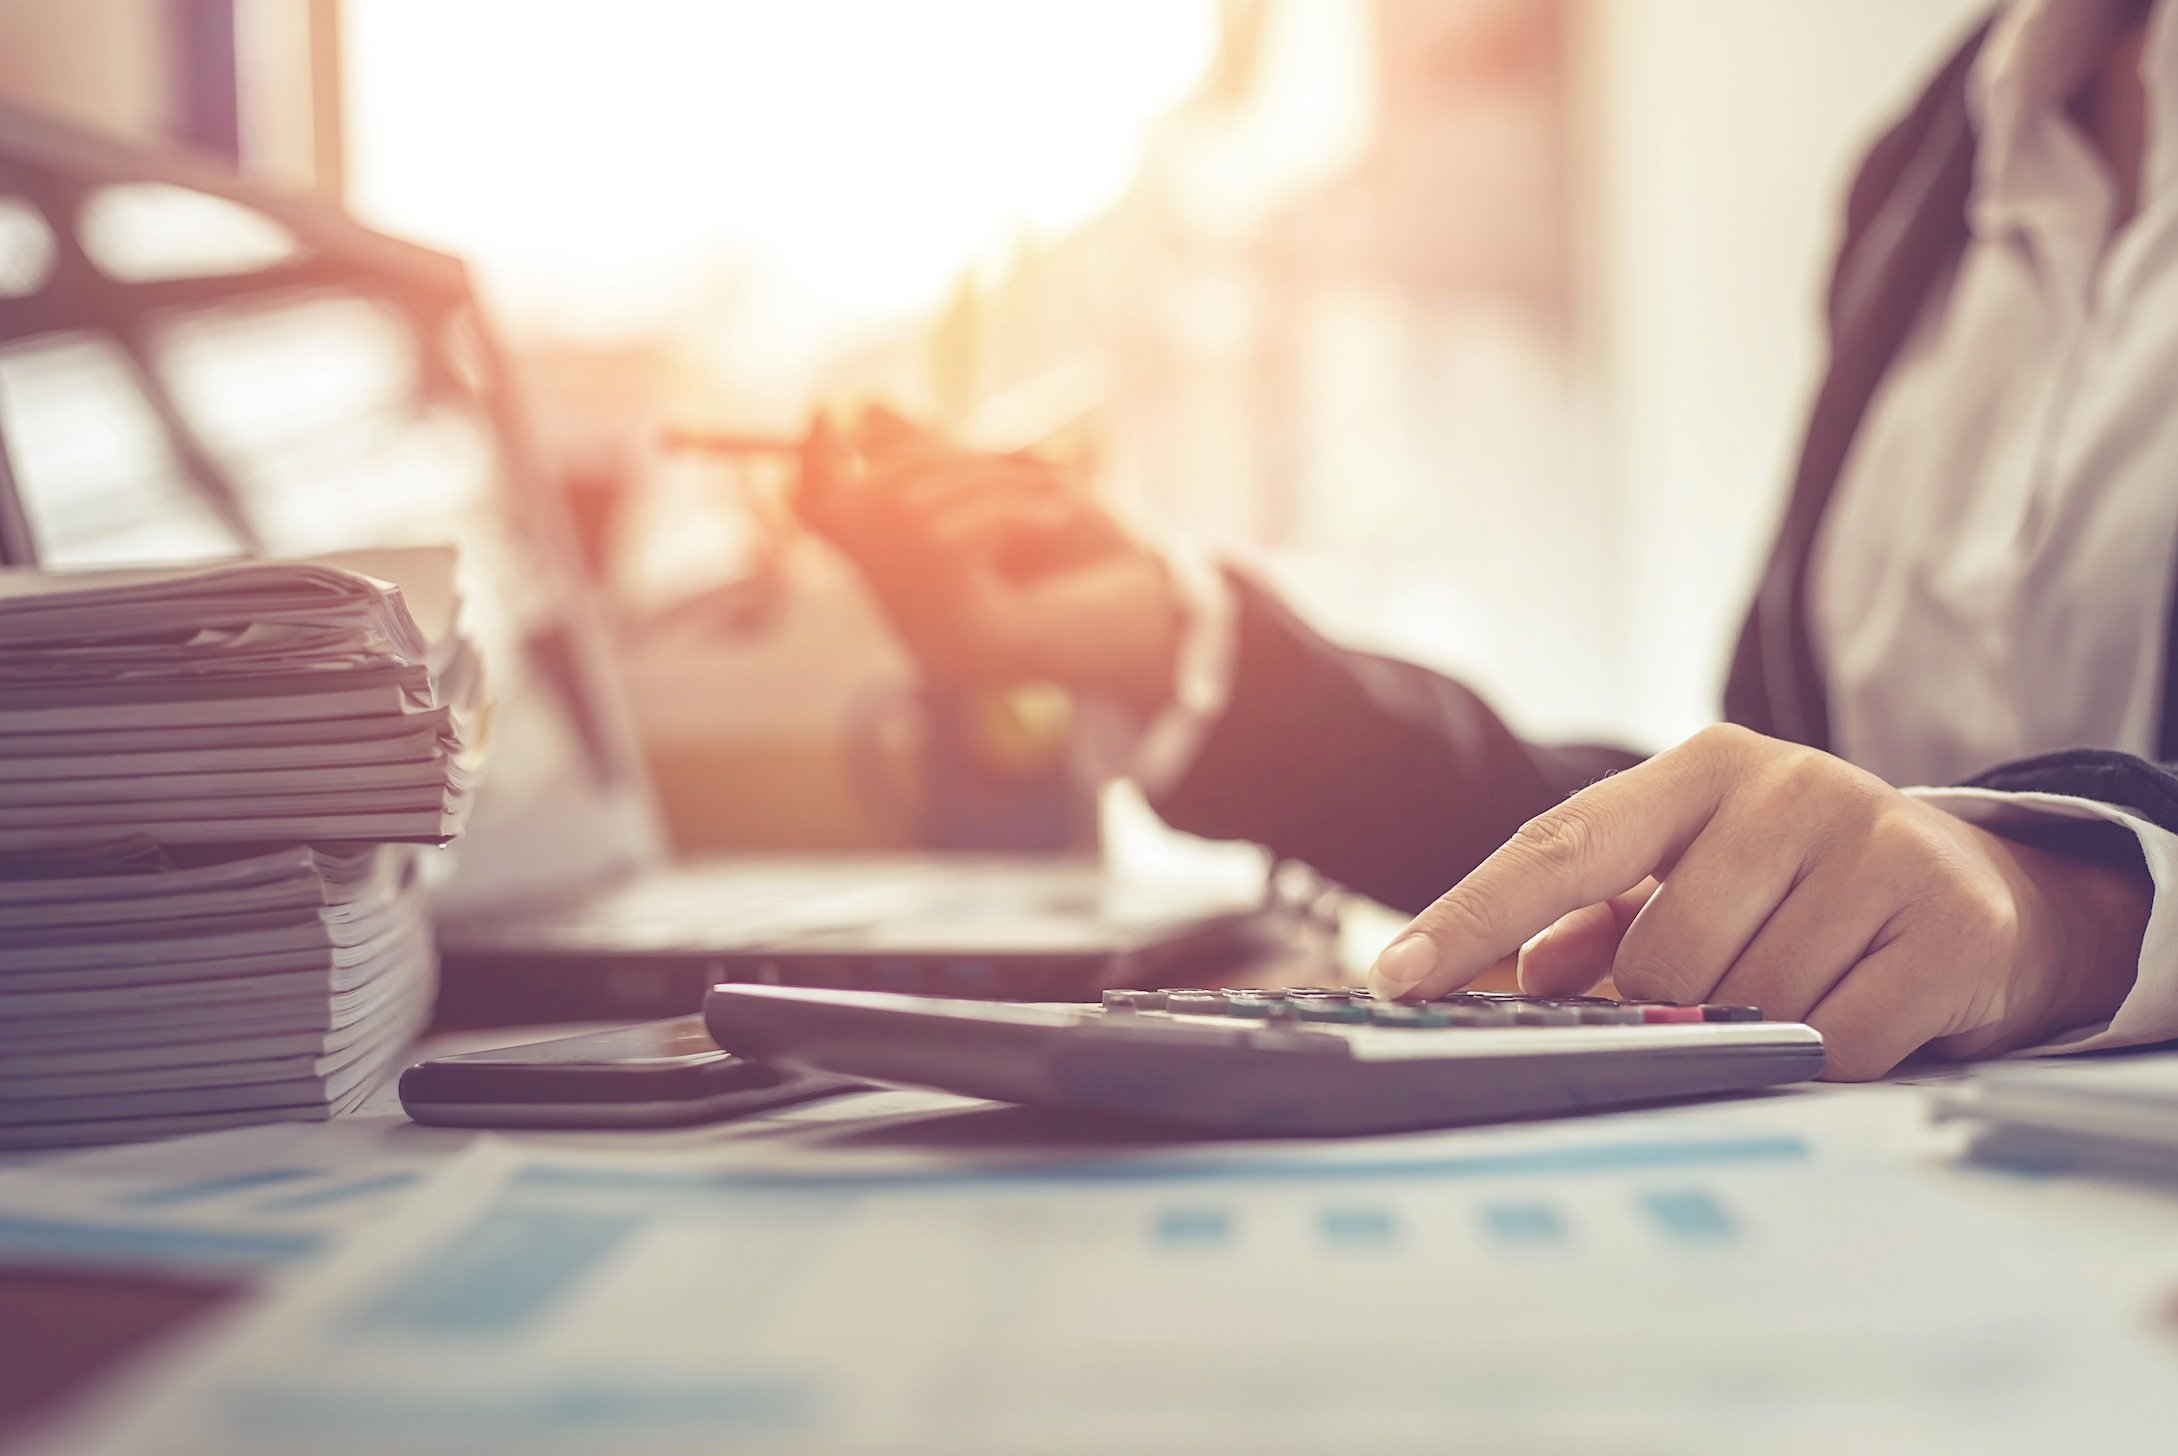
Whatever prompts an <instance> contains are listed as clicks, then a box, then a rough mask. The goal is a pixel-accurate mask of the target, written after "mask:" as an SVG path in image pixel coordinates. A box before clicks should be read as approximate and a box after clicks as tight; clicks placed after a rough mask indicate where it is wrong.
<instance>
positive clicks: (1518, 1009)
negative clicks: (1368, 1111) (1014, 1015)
mask: <svg viewBox="0 0 2178 1456" xmlns="http://www.w3.org/2000/svg"><path fill="white" fill-rule="evenodd" d="M1104 1009H1105V1010H1106V1011H1107V1012H1111V1013H1117V1014H1125V1013H1140V1012H1149V1013H1159V1012H1161V1013H1164V1014H1166V1015H1170V1016H1215V1017H1223V1018H1227V1019H1234V1020H1247V1021H1290V1022H1309V1023H1315V1024H1330V1025H1340V1024H1343V1025H1348V1026H1401V1027H1419V1028H1432V1027H1498V1026H1656V1025H1673V1024H1680V1025H1684V1024H1691V1023H1697V1022H1716V1021H1762V1020H1765V1019H1767V1018H1765V1017H1764V1016H1763V1015H1762V1012H1761V1011H1760V1010H1759V1009H1758V1008H1756V1007H1753V1006H1720V1005H1700V1006H1682V1005H1678V1004H1675V1003H1672V1002H1666V1001H1614V1000H1610V999H1608V998H1606V997H1602V996H1556V997H1539V996H1518V995H1511V994H1508V993H1503V992H1495V991H1456V992H1454V993H1453V994H1451V995H1449V996H1440V997H1439V998H1437V999H1436V1000H1434V1001H1428V1002H1412V1001H1384V1000H1379V999H1378V998H1377V997H1375V996H1373V995H1371V994H1370V993H1369V992H1367V991H1363V990H1330V989H1324V990H1318V989H1292V990H1276V991H1272V990H1257V989H1246V988H1242V989H1235V990H1226V991H1106V992H1105V993H1104Z"/></svg>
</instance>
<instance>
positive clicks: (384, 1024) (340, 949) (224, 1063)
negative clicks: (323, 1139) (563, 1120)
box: [0, 839, 437, 1148]
mask: <svg viewBox="0 0 2178 1456" xmlns="http://www.w3.org/2000/svg"><path fill="white" fill-rule="evenodd" d="M417 854H418V851H417V850H415V849H413V848H411V847H409V846H406V845H343V846H337V847H329V848H326V847H318V848H312V847H301V846H297V847H293V848H285V849H271V850H207V849H181V850H167V849H162V848H160V847H159V846H156V845H153V844H151V843H149V842H148V841H145V840H141V839H137V840H128V841H119V842H116V843H113V844H109V845H104V846H97V847H86V848H82V849H78V850H75V851H71V852H69V853H67V854H65V855H59V856H56V855H52V854H47V853H40V854H38V855H37V856H36V857H35V859H33V858H31V857H29V856H25V855H21V854H17V855H10V856H0V1148H34V1147H66V1146H72V1145H77V1144H87V1143H101V1142H118V1141H122V1140H124V1139H132V1138H142V1137H158V1136H164V1135H168V1134H172V1133H182V1132H199V1131H204V1130H207V1129H211V1128H219V1127H231V1126H237V1125H240V1124H243V1123H253V1122H274V1121H295V1120H316V1119H321V1118H325V1117H330V1116H331V1115H333V1114H334V1113H336V1112H340V1111H343V1110H345V1109H347V1108H348V1107H351V1106H353V1105H354V1104H355V1103H356V1102H358V1101H360V1100H361V1099H362V1097H363V1096H364V1095H366V1094H367V1093H368V1092H369V1090H370V1089H371V1087H372V1086H373V1085H374V1084H375V1083H376V1082H377V1081H378V1080H379V1078H380V1077H381V1076H382V1075H383V1074H384V1073H385V1072H386V1071H387V1070H388V1068H389V1067H390V1065H391V1064H392V1062H393V1061H395V1060H396V1059H398V1058H399V1056H400V1055H401V1053H402V1052H403V1050H404V1049H405V1048H406V1046H407V1044H408V1043H409V1041H410V1040H412V1039H413V1038H414V1037H415V1035H416V1034H417V1033H418V1032H419V1031H420V1030H421V1029H422V1026H423V1022H424V1020H425V1018H426V1017H427V1016H428V1014H429V1011H430V1006H431V996H432V991H433V988H434V983H435V973H436V966H437V962H436V957H435V952H434V951H433V948H432V940H431V925H430V919H429V916H428V914H427V909H426V906H425V904H424V898H423V892H422V890H421V889H420V887H419V886H418V884H417V873H416V871H417V866H416V857H417Z"/></svg>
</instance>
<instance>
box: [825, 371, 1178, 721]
mask: <svg viewBox="0 0 2178 1456" xmlns="http://www.w3.org/2000/svg"><path fill="white" fill-rule="evenodd" d="M797 505H798V508H799V510H800V512H801V514H802V516H803V518H804V519H805V520H807V521H808V522H809V523H810V524H811V525H812V526H813V527H814V528H815V529H816V530H818V531H819V532H820V533H821V534H823V535H824V536H825V537H826V538H827V539H829V540H830V541H831V542H832V543H833V544H834V545H835V546H837V547H838V548H839V549H840V550H841V551H842V552H843V553H844V554H845V555H846V556H847V557H848V558H849V559H850V560H851V561H853V562H854V563H855V565H856V567H857V568H858V569H859V570H860V571H861V573H862V576H863V578H864V580H865V581H867V582H868V584H869V586H870V589H871V591H872V592H873V594H874V595H875V596H876V597H877V599H878V601H879V603H880V604H881V605H882V606H883V608H884V610H885V612H886V614H887V616H888V617H889V618H890V619H891V620H892V622H893V624H894V626H895V627H896V628H897V629H898V631H899V632H900V635H901V637H902V639H903V640H904V641H905V642H906V643H907V645H908V647H909V649H910V650H911V651H913V652H914V653H915V655H916V657H917V658H918V659H919V660H920V661H921V662H922V664H923V666H924V668H925V669H926V670H927V671H928V672H930V673H931V674H932V676H934V677H936V678H938V679H939V680H941V681H948V682H955V683H965V684H971V685H1005V684H1009V683H1017V682H1022V681H1028V680H1036V681H1050V682H1057V683H1060V684H1063V685H1065V686H1068V687H1073V688H1077V689H1081V690H1084V691H1088V692H1094V693H1100V694H1105V695H1108V696H1112V697H1116V698H1118V699H1120V700H1121V701H1125V702H1129V703H1132V704H1135V705H1136V706H1137V707H1139V708H1141V709H1142V710H1144V711H1150V710H1154V708H1155V707H1157V706H1158V705H1159V704H1161V703H1163V702H1164V701H1165V699H1166V698H1167V697H1168V696H1169V695H1170V693H1171V691H1172V683H1173V675H1174V666H1173V659H1174V654H1175V652H1176V651H1177V641H1178V636H1179V605H1178V601H1177V596H1176V593H1175V591H1174V588H1173V584H1172V581H1171V577H1170V573H1169V572H1168V570H1167V569H1166V566H1165V563H1164V560H1163V558H1162V557H1160V556H1159V555H1158V554H1157V553H1156V552H1154V551H1152V550H1150V549H1148V548H1147V547H1145V546H1144V545H1142V543H1140V542H1138V541H1136V540H1135V539H1134V538H1133V537H1131V536H1129V535H1128V534H1127V532H1126V531H1125V530H1124V529H1123V528H1122V527H1121V526H1120V525H1119V523H1118V522H1117V520H1115V519H1114V518H1113V517H1112V516H1111V514H1110V513H1109V512H1107V511H1105V510H1104V509H1102V508H1101V507H1100V506H1098V505H1097V504H1096V503H1094V502H1093V501H1091V500H1088V499H1086V498H1085V497H1084V495H1083V494H1082V493H1081V491H1080V490H1079V489H1078V488H1077V486H1076V484H1075V482H1074V481H1073V480H1071V479H1070V478H1069V476H1068V474H1067V473H1066V472H1065V471H1064V470H1062V469H1061V468H1060V467H1058V466H1056V465H1054V464H1052V463H1050V462H1048V461H1045V460H1042V459H1039V458H1037V457H1035V456H1032V455H1028V454H1025V453H1022V454H1012V455H991V454H985V453H979V452H975V451H970V450H965V449H962V448H960V447H959V446H957V445H954V444H952V443H951V442H950V441H947V440H946V439H944V438H943V437H942V436H939V435H937V434H934V433H932V432H930V431H927V430H924V429H921V428H920V427H918V426H916V425H914V424H912V423H911V422H909V421H907V420H904V419H902V418H901V417H899V416H898V415H894V414H892V413H890V412H888V411H884V410H881V409H873V410H871V411H868V412H866V413H865V414H864V415H863V416H862V418H861V419H860V420H859V421H858V422H857V423H856V425H855V427H854V428H853V429H852V431H849V432H842V431H840V430H838V429H837V428H836V427H834V426H832V425H831V424H830V423H829V422H828V421H826V420H824V419H823V418H821V417H820V418H819V419H818V420H817V422H816V423H815V424H814V425H813V426H812V427H811V430H810V434H809V438H808V440H807V442H806V443H805V445H804V448H803V452H802V462H801V481H800V486H799V490H798V494H797Z"/></svg>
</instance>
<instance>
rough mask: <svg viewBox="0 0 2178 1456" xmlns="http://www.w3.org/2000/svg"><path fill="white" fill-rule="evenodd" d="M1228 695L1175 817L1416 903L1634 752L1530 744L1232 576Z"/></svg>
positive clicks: (1159, 803)
mask: <svg viewBox="0 0 2178 1456" xmlns="http://www.w3.org/2000/svg"><path fill="white" fill-rule="evenodd" d="M1228 576H1229V578H1230V580H1231V582H1232V586H1233V591H1234V593H1235V596H1236V599H1237V604H1238V611H1237V613H1236V618H1237V622H1236V626H1237V636H1238V642H1237V648H1238V651H1237V656H1236V660H1235V664H1234V671H1233V680H1232V690H1231V696H1230V698H1229V700H1228V702H1227V704H1226V707H1225V710H1224V711H1223V712H1222V713H1221V714H1220V715H1219V717H1218V719H1217V721H1216V722H1215V723H1214V724H1213V725H1212V726H1211V728H1210V730H1209V732H1208V733H1207V734H1206V736H1205V738H1204V740H1203V742H1202V744H1201V746H1200V747H1199V749H1198V750H1197V752H1196V754H1195V757H1194V760H1193V762H1192V763H1191V764H1190V765H1189V766H1188V768H1187V770H1186V772H1185V773H1184V775H1183V776H1182V777H1181V779H1180V781H1179V782H1178V783H1176V784H1174V785H1172V786H1171V787H1169V788H1168V789H1167V790H1165V791H1164V792H1162V793H1161V794H1159V795H1158V796H1157V799H1156V808H1157V811H1158V812H1159V813H1160V814H1161V815H1162V816H1163V817H1164V818H1165V820H1166V821H1167V822H1168V823H1170V824H1172V825H1174V826H1175V827H1176V828H1180V829H1184V830H1187V831H1189V832H1191V833H1195V834H1202V835H1207V836H1211V837H1214V838H1219V839H1249V840H1254V841H1256V842H1257V843H1259V844H1263V845H1265V846H1267V847H1269V848H1270V849H1271V850H1272V851H1273V852H1274V853H1276V854H1279V855H1281V856H1286V857H1291V858H1294V859H1299V860H1302V861H1305V862H1306V863H1308V864H1310V865H1312V866H1314V867H1315V868H1316V869H1317V870H1318V871H1320V872H1321V873H1323V874H1324V875H1327V876H1329V877H1330V878H1331V879H1333V880H1336V881H1338V882H1339V883H1341V884H1344V885H1347V886H1350V887H1351V888H1353V889H1356V890H1359V891H1361V892H1362V893H1363V894H1366V895H1370V896H1373V897H1375V898H1376V899H1379V900H1382V901H1384V902H1385V903H1386V904H1389V905H1393V906H1396V907H1397V908H1399V909H1402V910H1407V911H1410V912H1411V911H1416V910H1419V909H1421V908H1422V907H1423V906H1425V905H1427V904H1428V903H1429V902H1430V901H1431V900H1433V899H1435V898H1436V897H1437V896H1438V895H1440V894H1442V893H1443V892H1444V891H1446V890H1447V889H1450V888H1451V887H1452V885H1454V884H1455V883H1457V882H1458V880H1459V879H1460V877H1461V876H1463V875H1465V874H1466V873H1467V871H1469V870H1470V869H1472V868H1474V866H1475V865H1476V864H1478V863H1480V862H1481V860H1482V858H1483V857H1484V856H1485V855H1487V854H1488V853H1489V852H1490V851H1491V850H1493V849H1496V848H1497V847H1498V846H1499V845H1500V844H1502V843H1504V842H1505V840H1506V839H1507V838H1508V837H1509V836H1510V835H1511V834H1512V832H1513V831H1514V830H1515V829H1517V828H1519V827H1520V825H1521V823H1522V822H1523V821H1525V820H1527V819H1529V818H1532V817H1533V816H1534V815H1536V814H1538V813H1540V812H1542V811H1543V810H1545V809H1547V808H1549V807H1550V806H1551V805H1553V804H1555V803H1557V802H1558V801H1559V800H1560V799H1563V798H1564V797H1565V796H1566V795H1568V794H1570V793H1573V792H1574V791H1575V790H1577V789H1580V788H1581V787H1583V786H1584V785H1586V784H1589V783H1592V782H1593V781H1594V780H1596V779H1598V778H1601V777H1602V776H1603V775H1605V774H1607V773H1612V772H1615V771H1616V770H1618V769H1621V768H1625V767H1627V766H1629V765H1631V764H1633V763H1635V762H1638V761H1639V755H1637V754H1633V753H1629V752H1626V751H1624V750H1620V749H1610V748H1593V747H1558V748H1545V747H1538V746H1536V745H1534V744H1529V743H1524V742H1522V741H1521V740H1520V739H1519V738H1518V737H1517V736H1515V735H1514V733H1513V732H1512V730H1511V729H1509V728H1507V727H1506V726H1505V724H1504V722H1503V720H1501V719H1500V718H1499V717H1498V716H1497V714H1495V713H1493V712H1492V711H1491V710H1490V708H1489V706H1488V705H1487V704H1485V703H1484V702H1483V701H1482V699H1480V698H1479V697H1477V696H1476V695H1475V694H1474V693H1472V692H1469V691H1468V690H1467V689H1466V688H1464V687H1462V686H1460V685H1459V684H1458V683H1456V682H1453V681H1451V680H1450V679H1448V678H1445V677H1441V676H1439V675H1437V674H1436V673H1433V672H1430V671H1428V670H1427V669H1425V668H1421V667H1417V666H1415V665H1413V664H1412V663H1404V662H1395V661H1392V660H1390V659H1388V658H1382V657H1376V656H1372V655H1369V654H1367V653H1361V652H1353V651H1348V650H1346V649H1343V648H1339V647H1335V646H1333V645H1332V644H1330V643H1329V642H1326V641H1325V640H1324V639H1323V638H1322V637H1320V636H1319V635H1317V634H1316V633H1315V632H1314V631H1313V630H1311V629H1310V628H1309V627H1308V626H1307V624H1305V623H1303V622H1302V621H1301V620H1300V619H1299V618H1297V617H1296V616H1294V615H1293V613H1292V612H1290V611H1289V610H1287V609H1286V607H1285V606H1284V605H1283V604H1282V603H1280V602H1279V601H1278V599H1277V598H1276V597H1275V596H1273V595H1272V594H1271V593H1270V592H1268V591H1266V590H1264V589H1263V588H1262V587H1260V586H1258V585H1256V584H1254V583H1253V582H1251V581H1249V580H1248V579H1247V578H1246V577H1245V576H1243V575H1241V574H1239V573H1228Z"/></svg>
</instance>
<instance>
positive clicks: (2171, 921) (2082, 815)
mask: <svg viewBox="0 0 2178 1456" xmlns="http://www.w3.org/2000/svg"><path fill="white" fill-rule="evenodd" d="M1906 792H1907V793H1908V794H1911V795H1912V796H1913V797H1914V798H1916V799H1919V800H1920V801H1921V802H1922V803H1924V804H1928V805H1931V806H1933V807H1935V808H1938V809H1942V810H1943V811H1944V812H1945V813H1947V814H1955V815H1957V816H1958V817H1959V818H1961V819H1964V820H1966V821H1967V822H1968V823H1970V824H1979V825H1982V826H1983V827H1985V828H1989V829H1998V828H2002V827H2003V826H2004V825H2007V824H2013V825H2016V824H2019V823H2020V822H2022V821H2026V820H2034V819H2052V818H2054V819H2099V820H2102V821H2104V822H2106V823H2110V824H2120V825H2123V826H2124V827H2125V828H2127V829H2129V830H2131V831H2132V832H2133V834H2134V835H2135V836H2136V837H2137V838H2138V839H2139V840H2140V853H2141V856H2142V857H2143V858H2144V859H2145V860H2146V861H2147V866H2148V874H2149V877H2150V878H2151V879H2152V880H2153V881H2154V882H2155V900H2154V903H2153V905H2152V906H2151V907H2150V909H2149V912H2148V928H2147V932H2146V933H2145V934H2144V935H2142V936H2141V938H2140V966H2139V969H2138V970H2137V971H2136V972H2135V974H2134V978H2133V989H2132V990H2131V991H2130V992H2129V993H2128V994H2127V995H2126V997H2125V1000H2124V1002H2123V1004H2121V1005H2120V1006H2119V1007H2118V1009H2117V1013H2116V1014H2115V1015H2114V1016H2112V1017H2111V1018H2110V1019H2109V1020H2108V1021H2107V1022H2104V1023H2102V1024H2101V1025H2097V1026H2082V1027H2074V1028H2072V1029H2070V1030H2067V1031H2064V1032H2061V1033H2059V1034H2058V1035H2057V1036H2056V1037H2053V1038H2052V1039H2050V1040H2049V1041H2046V1042H2044V1043H2042V1044H2041V1045H2039V1046H2035V1047H2029V1048H2027V1049H2025V1051H2023V1052H2022V1053H2021V1055H2026V1056H2046V1055H2048V1054H2050V1053H2053V1052H2084V1051H2098V1050H2101V1049H2103V1048H2107V1047H2121V1046H2139V1045H2142V1044H2144V1043H2147V1042H2157V1041H2168V1040H2170V1039H2172V1038H2173V1037H2178V834H2173V833H2171V832H2170V831H2169V830H2168V829H2164V828H2162V827H2161V826H2160V825H2156V824H2152V823H2150V822H2149V821H2147V820H2146V819H2143V818H2141V817H2140V816H2139V815H2137V814H2133V813H2130V812H2128V811H2127V810H2124V809H2120V808H2117V807H2116V806H2114V805H2111V804H2104V803H2100V802H2097V801H2096V800H2094V799H2081V798H2075V797H2073V796H2071V795H2069V794H2035V793H2020V794H2007V793H2002V792H1999V791H1998V790H1995V789H1908V790H1906Z"/></svg>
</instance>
